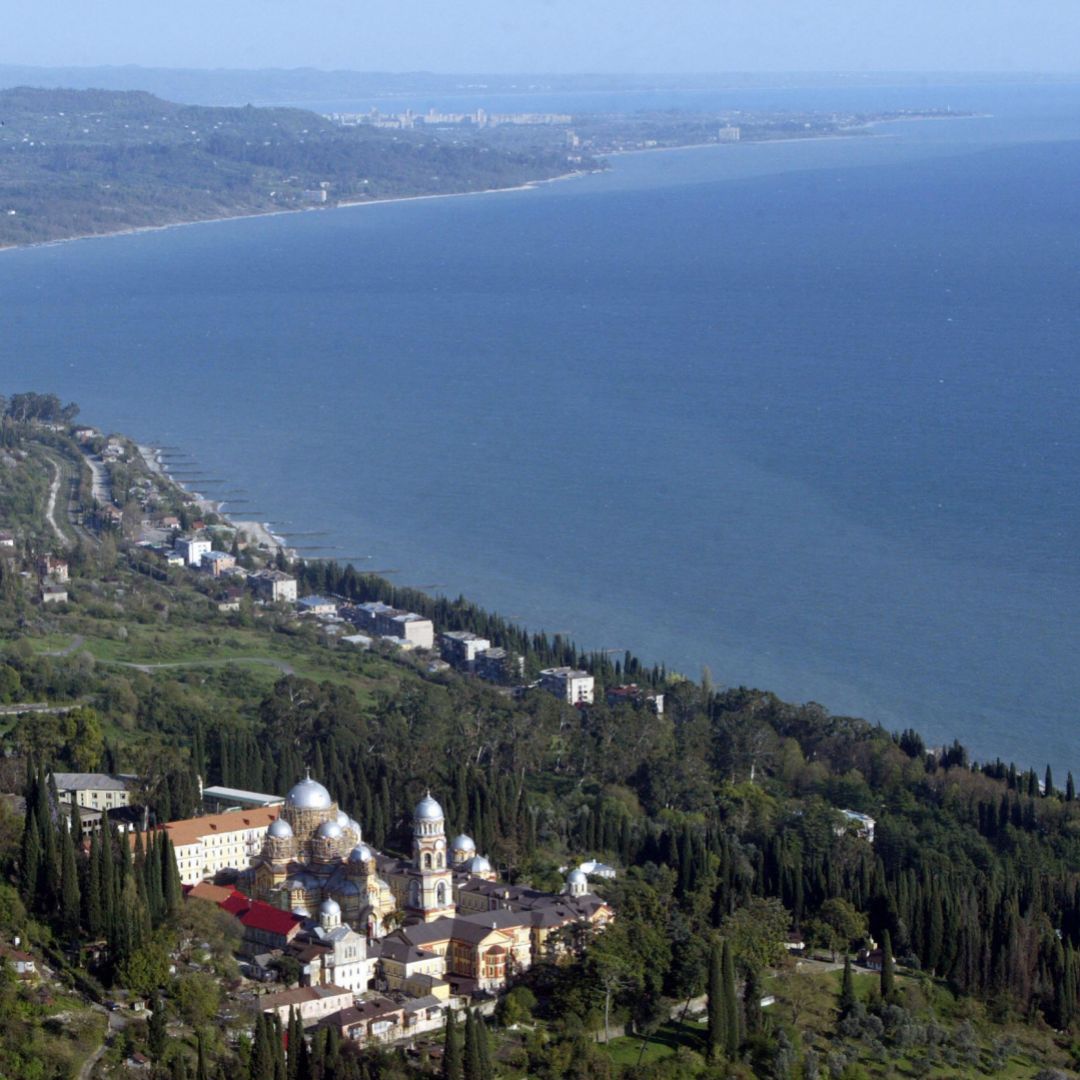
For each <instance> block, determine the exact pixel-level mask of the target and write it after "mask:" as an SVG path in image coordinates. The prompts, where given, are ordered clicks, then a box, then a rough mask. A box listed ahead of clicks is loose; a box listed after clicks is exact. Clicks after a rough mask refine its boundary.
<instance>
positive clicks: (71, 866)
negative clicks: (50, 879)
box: [60, 807, 81, 941]
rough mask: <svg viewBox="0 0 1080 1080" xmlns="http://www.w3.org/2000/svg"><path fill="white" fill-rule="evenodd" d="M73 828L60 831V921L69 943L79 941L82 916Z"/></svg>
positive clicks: (62, 828) (63, 827) (72, 826)
mask: <svg viewBox="0 0 1080 1080" xmlns="http://www.w3.org/2000/svg"><path fill="white" fill-rule="evenodd" d="M76 812H78V808H77V807H76ZM72 828H74V824H70V825H66V826H61V830H60V832H61V836H60V845H61V860H60V921H61V923H62V924H63V928H64V935H65V936H66V937H67V939H68V940H69V941H75V940H77V939H78V936H79V920H80V915H81V906H80V902H79V868H78V866H77V865H76V864H75V837H74V836H73V835H72Z"/></svg>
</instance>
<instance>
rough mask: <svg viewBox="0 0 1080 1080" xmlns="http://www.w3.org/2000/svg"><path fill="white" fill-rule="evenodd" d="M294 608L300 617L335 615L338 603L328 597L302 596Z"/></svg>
mask: <svg viewBox="0 0 1080 1080" xmlns="http://www.w3.org/2000/svg"><path fill="white" fill-rule="evenodd" d="M296 606H297V607H298V608H299V609H300V614H301V615H336V614H337V609H338V602H337V601H336V600H331V599H330V597H328V596H302V597H300V599H299V600H297V602H296Z"/></svg>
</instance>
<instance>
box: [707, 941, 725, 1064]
mask: <svg viewBox="0 0 1080 1080" xmlns="http://www.w3.org/2000/svg"><path fill="white" fill-rule="evenodd" d="M722 957H723V954H722V952H721V950H720V946H719V945H717V944H714V945H713V947H712V949H711V950H710V951H709V1034H708V1047H709V1060H710V1061H715V1060H716V1059H717V1058H719V1057H720V1056H721V1055H722V1054H723V1053H724V1052H725V1050H726V1049H727V1031H726V1028H725V1023H724V1022H725V1018H726V1017H725V1008H724V974H723V958H722Z"/></svg>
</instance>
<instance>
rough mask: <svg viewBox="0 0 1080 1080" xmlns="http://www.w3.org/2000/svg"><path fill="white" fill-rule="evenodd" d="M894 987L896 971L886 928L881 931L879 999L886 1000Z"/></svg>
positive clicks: (890, 938) (889, 937)
mask: <svg viewBox="0 0 1080 1080" xmlns="http://www.w3.org/2000/svg"><path fill="white" fill-rule="evenodd" d="M895 989H896V971H895V963H894V962H893V951H892V935H891V934H890V933H889V931H888V930H882V932H881V999H882V1001H888V1000H889V999H890V998H891V997H892V995H893V991H894V990H895Z"/></svg>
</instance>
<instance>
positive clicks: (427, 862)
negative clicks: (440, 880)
mask: <svg viewBox="0 0 1080 1080" xmlns="http://www.w3.org/2000/svg"><path fill="white" fill-rule="evenodd" d="M424 869H425V870H430V869H431V852H430V851H429V852H428V853H427V854H426V855H425V856H424Z"/></svg>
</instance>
